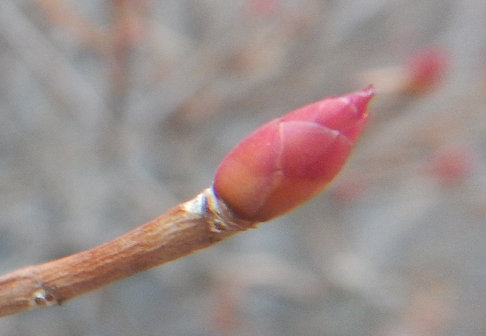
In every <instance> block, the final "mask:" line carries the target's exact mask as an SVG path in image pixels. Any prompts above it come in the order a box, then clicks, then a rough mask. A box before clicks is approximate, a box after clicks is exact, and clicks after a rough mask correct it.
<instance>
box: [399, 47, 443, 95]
mask: <svg viewBox="0 0 486 336" xmlns="http://www.w3.org/2000/svg"><path fill="white" fill-rule="evenodd" d="M447 63H448V55H447V52H446V51H445V50H443V49H441V48H438V47H429V48H426V49H423V50H420V51H418V52H417V53H415V54H414V55H412V56H411V57H410V58H409V60H408V62H407V66H406V71H407V73H408V85H407V87H406V89H407V90H408V91H409V92H411V93H424V92H428V91H430V90H432V89H434V88H436V87H437V85H438V84H439V83H440V82H441V81H442V80H443V78H444V74H445V72H446V70H447Z"/></svg>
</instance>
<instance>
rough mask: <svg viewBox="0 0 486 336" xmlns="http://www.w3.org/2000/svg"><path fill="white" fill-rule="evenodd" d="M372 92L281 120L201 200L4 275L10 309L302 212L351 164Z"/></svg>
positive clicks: (51, 299)
mask: <svg viewBox="0 0 486 336" xmlns="http://www.w3.org/2000/svg"><path fill="white" fill-rule="evenodd" d="M372 96H373V91H372V90H371V88H368V89H365V90H363V91H358V92H354V93H351V94H348V95H344V96H341V97H331V98H326V99H323V100H320V101H318V102H315V103H313V104H309V105H307V106H304V107H301V108H299V109H297V110H295V111H293V112H291V113H288V114H286V115H285V116H283V117H281V118H278V119H274V120H272V121H270V122H268V123H266V124H264V125H262V126H261V127H259V128H258V129H257V130H255V131H254V132H253V133H252V134H250V135H249V136H248V137H246V138H245V139H244V140H243V141H242V142H240V143H239V144H238V145H237V146H236V147H235V148H233V150H232V151H231V152H230V153H229V154H228V155H227V156H226V157H225V158H224V159H223V161H222V162H221V164H220V166H219V167H218V169H217V171H216V176H215V180H214V186H213V187H211V188H209V189H206V190H204V191H203V192H202V193H201V194H199V195H198V196H197V197H196V198H194V199H193V200H191V201H188V202H186V203H183V204H180V205H178V206H176V207H175V208H173V209H172V210H170V211H168V212H167V213H165V214H163V215H161V216H160V217H158V218H156V219H154V220H152V221H150V222H148V223H146V224H145V225H142V226H140V227H139V228H136V229H135V230H132V231H130V232H128V233H126V234H125V235H123V236H121V237H118V238H116V239H114V240H112V241H110V242H107V243H105V244H102V245H100V246H97V247H95V248H92V249H91V250H87V251H84V252H79V253H76V254H73V255H71V256H68V257H65V258H61V259H58V260H54V261H51V262H47V263H45V264H40V265H36V266H29V267H25V268H22V269H19V270H17V271H14V272H12V273H9V274H6V275H4V276H2V277H0V316H4V315H8V314H13V313H17V312H21V311H24V310H29V309H33V308H37V307H45V306H52V305H60V304H62V303H64V302H66V301H67V300H70V299H72V298H75V297H76V296H79V295H82V294H84V293H87V292H89V291H92V290H95V289H98V288H100V287H102V286H105V285H107V284H110V283H112V282H114V281H117V280H120V279H123V278H125V277H128V276H130V275H133V274H135V273H138V272H142V271H145V270H148V269H150V268H153V267H155V266H159V265H162V264H164V263H167V262H169V261H172V260H175V259H178V258H181V257H184V256H186V255H188V254H191V253H193V252H195V251H198V250H200V249H203V248H206V247H208V246H211V245H213V244H215V243H217V242H219V241H221V240H223V239H225V238H228V237H230V236H232V235H234V234H236V233H238V232H240V231H245V230H247V229H249V228H252V227H255V226H256V225H257V224H258V223H260V222H266V221H269V220H271V219H273V218H275V217H278V216H281V215H283V214H285V213H287V212H289V211H291V210H293V209H294V208H296V207H297V206H299V205H301V204H302V203H304V202H306V201H307V200H309V199H310V198H312V197H313V196H315V195H316V194H317V193H318V192H320V191H322V190H323V189H324V188H325V187H326V186H327V185H328V184H329V183H330V182H331V180H332V179H333V178H334V177H335V176H336V175H337V173H338V172H339V171H340V170H341V169H342V167H343V165H344V163H345V161H346V160H347V158H348V156H349V153H350V151H351V148H352V146H353V144H354V142H355V140H356V138H357V137H358V135H359V133H360V132H361V129H362V128H363V126H364V123H365V121H366V118H367V114H366V107H367V104H368V102H369V101H370V99H371V98H372Z"/></svg>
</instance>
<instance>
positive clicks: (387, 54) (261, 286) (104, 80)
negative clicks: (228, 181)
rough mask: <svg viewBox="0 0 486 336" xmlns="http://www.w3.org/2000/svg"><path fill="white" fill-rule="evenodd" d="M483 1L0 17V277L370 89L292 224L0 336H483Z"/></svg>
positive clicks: (192, 184) (163, 5)
mask: <svg viewBox="0 0 486 336" xmlns="http://www.w3.org/2000/svg"><path fill="white" fill-rule="evenodd" d="M485 42H486V2H484V1H480V0H321V1H319V0H299V1H297V0H237V1H223V0H198V1H190V0H158V1H157V0H116V1H115V0H111V1H110V0H84V1H74V0H2V1H0V213H1V217H0V272H1V273H6V272H9V271H11V270H14V269H16V268H20V267H23V266H27V265H31V264H36V263H41V262H45V261H48V260H52V259H55V258H59V257H62V256H65V255H68V254H71V253H75V252H77V251H80V250H85V249H88V248H91V247H93V246H95V245H97V244H100V243H102V242H105V241H107V240H110V239H112V238H114V237H116V236H118V235H120V234H122V233H124V232H127V231H128V230H130V229H132V228H135V227H136V226H138V225H141V224H143V223H144V222H146V221H148V220H150V219H152V218H155V217H156V216H158V215H159V214H161V213H163V212H165V211H166V210H168V209H169V208H171V207H172V206H174V205H176V204H177V203H179V202H182V201H185V200H188V199H190V198H192V197H194V196H195V195H197V194H198V193H199V192H200V191H201V190H202V189H203V188H206V187H208V186H210V185H211V182H212V178H213V172H214V171H215V168H216V167H217V165H218V163H219V161H220V160H221V159H222V158H223V157H224V155H225V153H226V152H227V151H228V150H229V149H230V148H231V147H232V146H233V145H235V144H236V143H237V142H238V141H239V140H241V139H242V138H243V137H244V136H245V135H246V134H248V133H249V132H251V131H252V130H253V129H254V128H256V127H257V126H258V125H260V124H261V123H263V122H265V121H267V120H269V119H272V118H275V117H277V116H279V115H281V114H283V113H285V112H288V111H290V110H292V109H294V108H296V107H299V106H300V105H303V104H306V103H310V102H312V101H314V100H318V99H321V98H323V97H325V96H329V95H339V94H343V93H346V92H349V91H352V90H357V89H361V88H363V87H365V86H367V85H369V84H370V83H373V84H374V85H375V87H376V89H377V91H378V92H379V94H378V96H377V97H376V98H375V99H374V100H373V102H372V104H371V107H370V114H371V116H370V120H369V123H368V124H367V127H366V128H365V130H364V133H363V134H362V136H361V137H360V139H359V141H358V143H357V146H356V148H355V150H354V152H353V156H352V158H351V160H350V162H349V163H348V164H347V165H346V167H345V169H344V171H343V172H342V174H340V176H339V177H338V178H337V179H336V180H335V182H334V183H333V184H332V186H331V187H329V188H328V189H327V191H326V192H325V193H323V194H322V195H320V196H319V197H317V198H316V199H314V200H312V201H311V202H309V203H307V204H306V205H305V206H303V207H301V208H299V209H297V210H296V211H294V212H292V213H291V214H289V215H288V216H285V217H282V218H279V219H277V220H274V221H273V222H271V223H266V224H262V225H261V226H260V227H259V228H258V229H255V230H251V231H249V232H245V233H242V234H240V235H238V236H236V237H233V238H231V239H230V240H228V241H225V242H223V243H221V244H219V245H217V246H214V247H212V248H210V249H208V250H205V251H201V252H199V253H196V254H194V255H192V256H189V257H187V258H184V259H181V260H178V261H176V262H173V263H171V264H168V265H165V266H162V267H159V268H156V269H154V270H151V271H148V272H146V273H143V274H139V275H136V276H134V277H132V278H129V279H126V280H123V281H120V282H118V283H116V284H113V285H111V286H109V287H106V288H104V289H102V290H98V291H96V292H94V293H90V294H87V295H85V296H82V297H80V298H78V299H75V300H73V301H70V302H67V303H66V304H65V305H63V306H62V307H54V308H48V309H40V310H34V311H31V312H26V313H22V314H19V315H15V316H10V317H4V318H2V319H0V334H1V335H5V336H8V335H15V336H17V335H26V336H28V335H50V336H57V335H73V336H77V335H79V336H81V335H90V336H98V335H99V336H110V335H116V336H124V335H139V336H145V335H146V336H151V335H184V336H185V335H187V336H193V335H194V336H205V335H216V336H219V335H221V336H226V335H235V336H240V335H241V336H243V335H245V336H247V335H248V336H250V335H268V336H271V335H279V336H284V335H309V336H310V335H316V336H317V335H330V336H339V335H342V336H348V335H357V336H358V335H376V336H428V335H484V334H486V309H485V308H484V307H486V267H485V265H486V243H485V240H486V223H485V215H486V194H485V192H484V190H485V187H486V162H485V150H484V148H486V147H485V146H486V132H485V131H486V114H485V104H486V97H485V93H486V86H485V85H484V84H485V79H486V48H485V45H486V44H485Z"/></svg>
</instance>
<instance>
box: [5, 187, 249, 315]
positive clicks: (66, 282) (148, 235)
mask: <svg viewBox="0 0 486 336" xmlns="http://www.w3.org/2000/svg"><path fill="white" fill-rule="evenodd" d="M255 224H256V223H250V222H248V221H244V220H241V219H238V218H236V217H234V215H233V213H232V211H231V210H230V209H228V207H227V206H226V205H225V204H224V202H222V201H221V200H220V199H218V198H217V197H216V196H215V195H214V192H213V190H212V188H209V189H206V190H204V191H203V192H202V193H201V194H199V195H198V196H197V197H196V198H194V199H192V200H190V201H188V202H186V203H182V204H180V205H178V206H176V207H175V208H173V209H172V210H170V211H168V212H166V213H165V214H163V215H161V216H159V217H158V218H156V219H154V220H152V221H150V222H148V223H146V224H144V225H142V226H140V227H138V228H136V229H134V230H132V231H130V232H128V233H126V234H124V235H122V236H120V237H118V238H116V239H114V240H112V241H110V242H107V243H104V244H102V245H100V246H97V247H94V248H92V249H90V250H87V251H83V252H79V253H76V254H73V255H71V256H67V257H65V258H61V259H58V260H54V261H51V262H47V263H44V264H40V265H35V266H29V267H25V268H22V269H19V270H16V271H14V272H11V273H9V274H6V275H4V276H2V277H0V316H4V315H9V314H14V313H18V312H22V311H25V310H29V309H33V308H38V307H45V306H52V305H61V304H62V303H64V302H66V301H68V300H70V299H73V298H75V297H77V296H80V295H82V294H85V293H87V292H90V291H93V290H95V289H98V288H100V287H102V286H105V285H107V284H110V283H112V282H114V281H117V280H120V279H123V278H126V277H129V276H131V275H133V274H136V273H139V272H142V271H145V270H148V269H150V268H153V267H155V266H159V265H162V264H165V263H167V262H170V261H173V260H175V259H178V258H181V257H184V256H186V255H188V254H191V253H193V252H195V251H198V250H200V249H203V248H206V247H208V246H211V245H213V244H215V243H217V242H219V241H221V240H223V239H225V238H228V237H230V236H232V235H234V234H236V233H238V232H240V231H244V230H246V229H247V228H250V227H253V226H254V225H255Z"/></svg>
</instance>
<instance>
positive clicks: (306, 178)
mask: <svg viewBox="0 0 486 336" xmlns="http://www.w3.org/2000/svg"><path fill="white" fill-rule="evenodd" d="M372 96H373V91H372V89H371V87H370V88H367V89H365V90H362V91H358V92H355V93H351V94H348V95H344V96H340V97H331V98H326V99H322V100H320V101H317V102H315V103H313V104H310V105H307V106H304V107H301V108H299V109H297V110H295V111H293V112H290V113H288V114H286V115H285V116H283V117H281V118H278V119H274V120H272V121H270V122H268V123H266V124H264V125H262V126H261V127H259V128H258V129H257V130H255V131H254V132H253V133H252V134H250V135H249V136H247V137H246V138H245V139H244V140H243V141H242V142H240V143H239V144H238V145H237V146H236V147H234V148H233V150H232V151H231V152H230V153H229V154H228V155H227V156H226V157H225V158H224V160H223V161H222V162H221V164H220V166H219V167H218V169H217V171H216V177H215V180H214V190H215V193H216V195H217V196H218V197H219V198H220V199H222V200H223V201H224V202H225V203H226V204H227V205H228V206H229V207H230V208H231V209H232V210H233V211H234V212H235V214H236V215H237V216H238V217H240V218H241V219H244V220H248V221H257V222H264V221H268V220H270V219H272V218H275V217H277V216H280V215H283V214H284V213H287V212H289V211H290V210H292V209H294V208H296V207H297V206H299V205H300V204H302V203H303V202H305V201H307V200H309V199H310V198H312V197H313V196H315V195H316V194H317V193H319V192H320V191H321V190H322V189H324V187H326V186H327V185H328V184H329V182H330V181H331V180H332V179H333V178H334V177H335V176H336V174H337V173H338V172H339V171H340V170H341V168H342V166H343V165H344V163H345V161H346V159H347V158H348V156H349V153H350V151H351V148H352V146H353V143H354V141H355V140H356V138H357V136H358V135H359V133H360V132H361V129H362V128H363V126H364V123H365V121H366V117H367V115H366V106H367V104H368V102H369V101H370V99H371V98H372Z"/></svg>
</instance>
